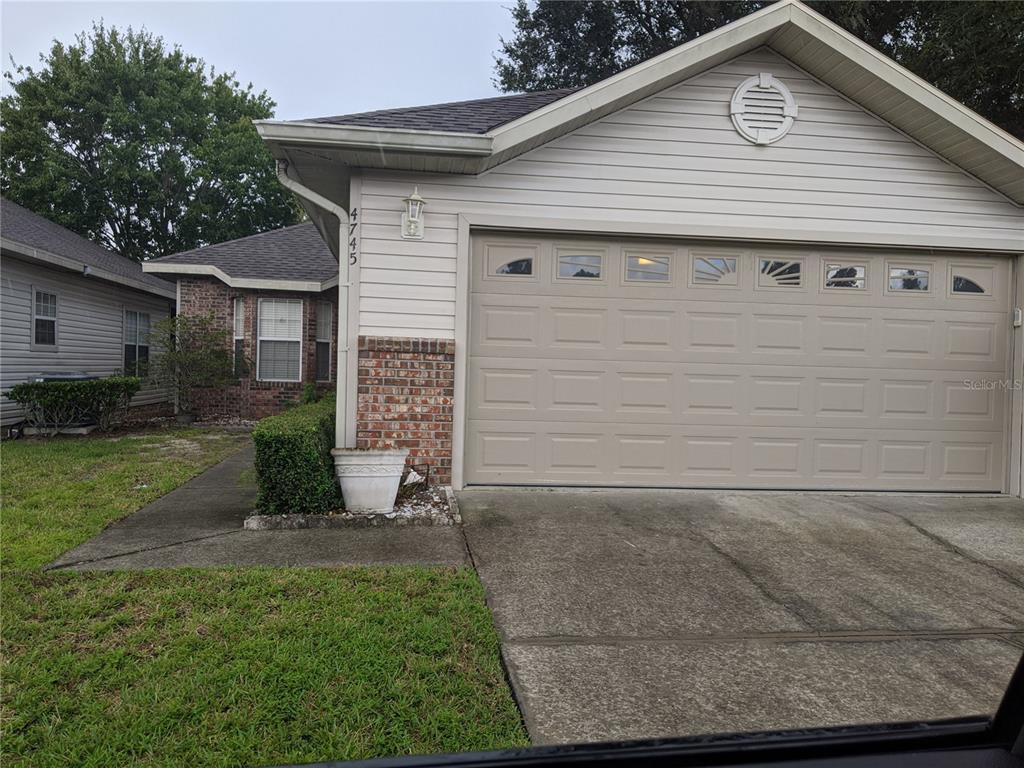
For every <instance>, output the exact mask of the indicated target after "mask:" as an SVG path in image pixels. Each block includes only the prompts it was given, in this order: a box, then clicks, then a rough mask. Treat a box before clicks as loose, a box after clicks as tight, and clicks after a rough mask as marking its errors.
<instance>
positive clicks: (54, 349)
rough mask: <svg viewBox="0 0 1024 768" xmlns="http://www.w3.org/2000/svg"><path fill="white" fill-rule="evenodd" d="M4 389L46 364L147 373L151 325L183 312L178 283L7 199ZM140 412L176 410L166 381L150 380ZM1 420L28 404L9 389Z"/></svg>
mask: <svg viewBox="0 0 1024 768" xmlns="http://www.w3.org/2000/svg"><path fill="white" fill-rule="evenodd" d="M0 253H2V261H3V263H2V265H0V285H2V287H0V299H2V304H0V390H2V392H3V393H5V394H6V392H7V391H8V390H9V389H10V388H11V387H12V386H14V385H15V384H18V383H21V382H24V381H30V380H32V379H33V378H35V377H36V376H39V375H40V374H44V373H85V374H88V375H90V376H110V375H113V374H116V373H121V372H126V373H129V374H132V375H139V376H142V377H143V379H145V376H146V369H147V365H148V362H149V356H150V347H149V329H150V327H152V325H153V323H155V322H157V321H158V320H162V319H164V318H166V317H168V316H169V315H171V314H173V312H174V286H173V285H172V284H171V283H168V282H166V281H165V280H161V279H159V278H157V277H153V276H151V275H146V274H144V273H143V271H142V267H141V266H140V265H139V264H138V262H135V261H132V260H131V259H127V258H125V257H123V256H119V255H118V254H116V253H112V252H111V251H108V250H106V249H105V248H102V247H101V246H99V245H97V244H96V243H93V242H91V241H89V240H86V239H85V238H83V237H80V236H79V235H76V234H75V233H74V232H71V231H70V230H68V229H65V228H64V227H62V226H60V225H58V224H55V223H53V222H52V221H50V220H49V219H46V218H43V217H42V216H39V215H37V214H35V213H32V212H31V211H28V210H26V209H25V208H22V207H21V206H20V205H16V204H15V203H12V202H10V201H9V200H0ZM131 404H132V407H133V409H142V408H145V411H144V412H143V411H140V410H137V411H136V415H139V416H141V415H143V413H145V414H150V413H151V414H153V415H158V414H161V413H169V412H170V409H171V403H170V395H169V393H168V392H167V390H166V389H163V388H159V387H155V386H153V385H151V384H147V383H145V382H144V384H143V387H142V389H141V391H140V392H139V393H138V394H137V395H136V396H135V397H134V398H133V399H132V403H131ZM0 417H2V426H3V427H5V428H6V427H9V426H11V425H12V424H16V423H17V422H19V421H21V419H22V414H21V407H20V406H19V405H18V404H17V403H14V402H12V401H10V400H8V399H7V398H6V397H0Z"/></svg>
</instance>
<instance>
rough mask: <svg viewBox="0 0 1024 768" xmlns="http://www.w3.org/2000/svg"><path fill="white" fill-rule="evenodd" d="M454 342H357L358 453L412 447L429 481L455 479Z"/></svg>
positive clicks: (411, 452) (414, 458) (362, 338)
mask: <svg viewBox="0 0 1024 768" xmlns="http://www.w3.org/2000/svg"><path fill="white" fill-rule="evenodd" d="M454 401H455V342H454V341H452V340H450V339H401V338H389V337H380V336H360V337H359V399H358V408H357V414H356V445H357V446H358V447H359V448H385V447H390V448H408V449H409V463H410V464H421V463H425V464H429V465H430V473H431V481H432V482H437V483H450V482H451V478H452V413H453V403H454Z"/></svg>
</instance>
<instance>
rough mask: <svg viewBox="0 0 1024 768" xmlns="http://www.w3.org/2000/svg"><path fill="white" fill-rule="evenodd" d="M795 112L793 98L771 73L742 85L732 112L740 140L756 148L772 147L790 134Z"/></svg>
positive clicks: (758, 76) (730, 110)
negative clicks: (761, 146) (744, 140)
mask: <svg viewBox="0 0 1024 768" xmlns="http://www.w3.org/2000/svg"><path fill="white" fill-rule="evenodd" d="M796 111H797V110H796V102H795V101H794V100H793V94H792V93H790V92H789V88H787V87H786V86H785V84H784V83H783V82H782V81H781V80H778V79H777V78H775V77H774V76H773V75H772V74H771V73H770V72H762V73H761V74H759V75H757V76H756V77H751V78H749V79H747V80H744V81H743V82H742V83H740V85H739V88H737V89H736V92H735V93H733V95H732V103H731V105H730V108H729V113H730V114H731V115H732V124H733V125H735V126H736V130H737V131H738V132H739V134H740V136H742V137H743V138H744V139H746V140H747V141H752V142H754V143H755V144H771V143H772V142H775V141H778V140H779V139H781V138H782V137H783V136H785V135H786V134H787V133H789V129H790V128H792V127H793V120H794V119H796Z"/></svg>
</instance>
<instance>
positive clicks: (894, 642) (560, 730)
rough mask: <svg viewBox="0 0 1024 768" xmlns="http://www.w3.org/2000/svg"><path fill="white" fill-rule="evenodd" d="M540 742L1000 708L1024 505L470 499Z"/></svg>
mask: <svg viewBox="0 0 1024 768" xmlns="http://www.w3.org/2000/svg"><path fill="white" fill-rule="evenodd" d="M459 502H460V507H461V511H462V515H463V519H464V520H465V528H464V530H465V534H466V537H467V540H468V542H469V547H470V552H471V554H472V557H473V560H474V563H475V565H476V567H477V569H478V570H479V573H480V575H481V577H482V578H483V581H484V584H485V586H486V588H487V592H488V599H489V601H490V604H491V607H492V609H493V612H494V615H495V619H496V622H497V626H498V630H499V632H500V634H501V639H502V647H503V652H504V656H505V660H506V663H507V665H508V669H509V675H510V677H511V680H512V684H513V687H514V689H515V691H516V694H517V696H518V697H519V700H520V703H521V705H522V706H523V708H524V712H525V715H526V720H527V726H528V728H529V730H530V733H531V736H532V737H533V739H534V740H535V742H537V743H555V742H566V741H599V740H602V741H603V740H608V739H620V738H645V737H658V736H668V735H683V734H696V733H707V732H720V731H736V730H758V729H764V728H799V727H807V726H820V725H836V724H843V723H858V722H861V723H862V722H877V721H883V720H884V721H888V720H916V719H926V718H927V719H931V718H943V717H956V716H964V715H973V714H984V713H989V712H992V711H993V710H994V708H995V706H996V704H997V703H998V701H999V699H1000V696H1001V693H1002V690H1003V688H1004V687H1005V685H1006V683H1007V681H1008V680H1009V677H1010V673H1011V671H1012V669H1013V667H1014V665H1015V663H1016V661H1017V659H1018V658H1019V657H1020V655H1021V653H1022V651H1024V502H1021V501H1020V500H1013V499H1006V498H982V497H966V498H951V497H928V496H916V497H915V496H883V495H858V496H840V495H800V494H790V493H763V494H744V493H700V492H689V491H552V490H471V491H466V492H463V493H461V494H460V495H459Z"/></svg>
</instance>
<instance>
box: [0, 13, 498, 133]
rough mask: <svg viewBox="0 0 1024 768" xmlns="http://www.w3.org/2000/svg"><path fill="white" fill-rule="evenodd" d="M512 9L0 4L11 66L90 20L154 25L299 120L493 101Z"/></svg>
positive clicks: (32, 58) (34, 57) (33, 59)
mask: <svg viewBox="0 0 1024 768" xmlns="http://www.w3.org/2000/svg"><path fill="white" fill-rule="evenodd" d="M511 4H512V0H504V2H482V1H481V2H469V1H467V2H457V3H456V2H429V1H424V2H176V3H168V2H145V1H143V0H139V1H137V2H120V3H110V2H54V3H47V2H9V1H8V0H2V2H0V25H2V41H0V45H2V48H3V69H4V70H5V71H6V70H9V69H11V64H10V60H11V57H13V58H14V61H15V62H16V63H18V64H29V65H36V64H37V63H38V60H39V54H40V52H42V51H45V50H48V49H49V47H50V43H51V41H52V40H53V39H55V38H56V39H59V40H61V41H71V40H73V39H74V36H75V34H76V33H78V32H81V31H83V30H85V29H88V28H89V27H90V25H91V23H92V22H93V21H94V20H95V21H99V20H101V19H102V20H104V21H105V22H106V23H107V25H108V26H112V25H113V26H118V27H126V26H129V25H130V26H132V27H135V28H140V27H145V28H146V29H148V30H149V31H151V32H153V33H155V34H158V35H161V36H162V37H163V38H164V39H165V40H166V41H168V42H171V43H179V44H180V45H181V47H182V48H183V49H184V50H185V51H186V52H188V53H190V54H194V55H197V56H199V57H201V58H203V59H204V60H205V61H206V62H207V63H208V64H212V65H213V66H215V67H216V68H217V69H218V70H219V71H223V70H233V71H235V72H236V73H237V75H238V79H239V80H240V81H241V82H242V83H243V84H244V83H248V82H250V81H251V82H252V83H253V85H254V86H256V88H257V90H263V89H266V91H267V92H268V93H269V94H270V96H271V97H272V98H273V99H274V100H275V101H276V102H277V105H278V106H277V115H276V116H277V117H278V118H281V119H299V118H303V117H319V116H324V115H336V114H344V113H348V112H362V111H367V110H372V109H386V108H389V107H404V106H411V105H415V104H430V103H433V102H440V101H457V100H460V99H473V98H481V97H486V96H492V95H495V94H497V93H498V91H497V89H496V88H495V87H494V86H493V85H492V83H491V79H492V77H493V73H494V65H493V61H494V53H495V51H497V49H498V46H499V37H502V36H504V37H505V38H509V37H511V35H512V32H513V25H512V21H511V15H510V14H509V12H508V10H506V7H508V6H510V5H511ZM7 90H8V89H7V88H6V86H5V87H4V93H6V92H7Z"/></svg>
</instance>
